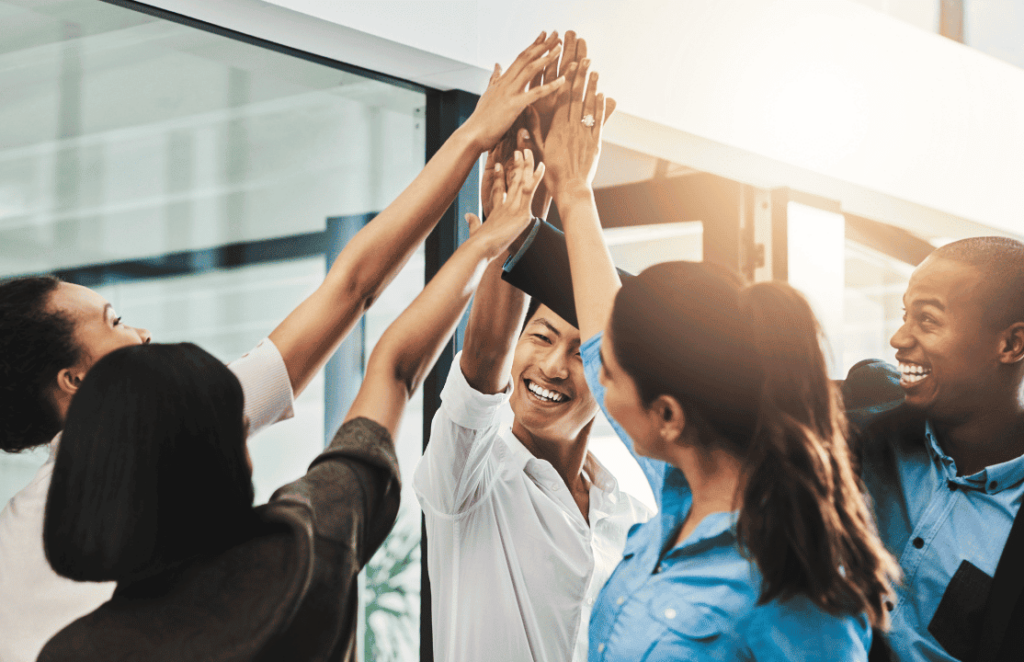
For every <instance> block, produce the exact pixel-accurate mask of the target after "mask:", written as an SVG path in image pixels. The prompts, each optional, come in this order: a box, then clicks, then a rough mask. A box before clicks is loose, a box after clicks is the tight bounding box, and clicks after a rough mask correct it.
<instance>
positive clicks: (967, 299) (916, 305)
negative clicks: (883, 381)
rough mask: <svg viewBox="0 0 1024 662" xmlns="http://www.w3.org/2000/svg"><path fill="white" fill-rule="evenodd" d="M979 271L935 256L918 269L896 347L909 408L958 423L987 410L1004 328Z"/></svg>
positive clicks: (894, 340)
mask: <svg viewBox="0 0 1024 662" xmlns="http://www.w3.org/2000/svg"><path fill="white" fill-rule="evenodd" d="M988 285H989V284H988V283H986V282H985V279H984V276H983V274H982V272H981V270H980V269H978V268H976V267H973V266H970V265H968V264H965V263H962V262H958V261H954V260H949V259H944V258H941V257H938V258H936V257H932V258H928V259H927V260H925V261H924V262H923V263H921V266H919V267H918V268H917V270H916V271H914V274H913V276H911V278H910V284H909V285H908V286H907V292H906V294H905V295H904V297H903V305H904V307H905V310H906V312H905V315H904V322H903V326H901V327H900V328H899V330H898V331H897V332H896V333H895V335H893V337H892V339H891V340H890V341H889V342H890V344H891V345H892V346H893V347H895V348H896V350H897V351H896V360H897V361H898V362H899V365H900V373H901V379H900V386H902V387H903V389H904V392H905V393H906V402H907V404H908V405H910V406H912V407H915V408H917V409H922V410H924V411H925V412H927V413H928V414H929V415H930V416H932V417H934V418H935V419H936V420H939V421H944V422H958V421H961V420H963V419H964V418H966V417H968V416H969V415H970V413H971V412H978V411H984V406H985V402H986V400H989V398H990V390H991V389H992V388H993V387H995V386H996V385H997V384H998V383H999V380H998V379H996V375H997V372H998V369H999V366H1000V363H999V357H998V352H999V346H1000V341H999V337H1000V333H999V332H1000V329H998V328H996V326H997V325H995V324H993V323H992V321H991V319H990V317H991V316H990V315H987V314H986V312H987V307H988V306H989V305H991V304H992V303H993V302H992V301H991V288H989V287H988Z"/></svg>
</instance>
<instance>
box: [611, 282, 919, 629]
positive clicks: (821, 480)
mask: <svg viewBox="0 0 1024 662" xmlns="http://www.w3.org/2000/svg"><path fill="white" fill-rule="evenodd" d="M820 335H821V334H820V328H819V326H818V323H817V320H816V319H815V317H814V314H813V313H812V311H811V309H810V306H809V305H808V304H807V302H806V300H804V298H803V297H802V296H801V295H800V294H799V293H798V292H796V290H794V289H793V288H791V287H789V286H788V285H785V284H782V283H763V284H758V285H754V286H751V287H749V288H745V289H741V287H740V286H739V285H738V281H737V280H736V279H728V278H724V277H723V276H722V275H721V273H720V269H711V268H708V267H705V266H704V265H701V264H698V263H692V262H670V263H665V264H659V265H655V266H653V267H651V268H649V269H647V270H645V271H644V272H643V273H641V274H640V276H639V277H637V278H636V279H633V280H630V281H626V282H625V283H623V287H622V289H620V290H619V292H618V294H617V295H616V298H615V306H614V309H613V312H612V318H611V340H612V346H613V351H614V352H615V357H616V359H617V360H618V362H619V364H620V365H621V366H622V368H623V369H624V370H625V371H626V373H627V374H629V375H630V377H631V378H632V379H633V380H634V382H635V383H636V385H637V388H638V391H639V393H640V397H641V399H642V400H643V401H644V404H645V405H649V404H650V403H651V402H652V401H653V400H654V399H655V398H656V397H658V396H659V395H662V394H666V395H670V396H672V397H673V398H675V399H676V400H677V401H678V402H679V403H680V405H682V407H683V409H684V411H685V412H686V415H687V424H688V425H691V424H692V425H694V427H695V428H696V432H697V438H698V443H709V444H718V445H720V446H721V447H724V448H725V449H726V450H727V451H729V452H730V453H732V454H734V455H735V456H736V457H739V458H742V459H743V478H744V480H743V483H742V484H743V488H742V490H740V492H739V493H738V494H737V502H738V503H737V506H738V508H739V517H738V520H737V525H736V529H737V537H738V541H739V544H740V546H741V548H742V549H743V550H744V552H745V553H747V554H748V555H749V556H750V557H751V558H752V559H753V561H754V562H755V563H756V564H757V566H758V569H759V570H760V572H761V575H762V578H763V581H762V584H761V595H760V597H759V603H762V604H763V603H765V602H768V601H771V600H773V599H776V598H779V599H783V600H785V599H788V598H790V597H794V596H796V595H804V596H806V597H807V598H809V599H810V600H811V601H812V602H814V603H815V604H816V605H818V606H819V607H820V608H822V609H824V610H825V611H827V612H829V613H833V614H840V613H849V614H855V613H860V612H867V614H868V616H869V618H870V620H871V622H872V624H873V625H874V626H877V627H885V626H886V625H887V622H888V621H887V611H886V610H885V608H884V599H885V595H886V593H887V592H888V591H889V589H890V583H891V581H893V580H895V578H896V577H898V574H899V570H898V566H897V564H896V562H895V560H894V559H893V558H892V556H890V555H889V554H888V552H886V551H885V548H884V546H883V545H882V543H881V541H880V540H879V539H878V536H877V534H876V533H875V529H874V524H873V520H872V519H871V516H870V514H869V512H868V507H867V503H866V497H865V495H864V494H863V491H862V489H861V485H860V483H859V481H858V479H857V477H856V475H855V474H854V472H853V469H852V467H851V459H850V453H849V449H848V447H847V439H846V422H845V417H844V416H843V413H842V406H841V399H840V396H839V393H838V392H837V390H836V389H835V388H834V387H833V385H832V384H831V382H830V381H829V379H828V374H827V371H826V367H825V359H824V356H823V354H822V350H821V345H820V342H819V340H820Z"/></svg>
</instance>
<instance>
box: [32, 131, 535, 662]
mask: <svg viewBox="0 0 1024 662" xmlns="http://www.w3.org/2000/svg"><path fill="white" fill-rule="evenodd" d="M533 165H534V164H533V158H532V155H531V154H530V153H529V152H528V151H527V152H526V153H525V154H519V153H517V155H516V158H515V164H514V166H513V170H514V172H513V173H512V176H511V179H510V184H509V189H508V192H507V195H505V192H504V191H503V190H498V191H496V193H495V207H494V211H493V213H492V214H491V216H490V218H489V219H488V222H487V224H486V225H483V226H481V225H480V223H479V221H478V220H477V219H475V217H471V218H470V219H469V220H470V232H471V235H470V238H469V239H468V240H467V241H466V242H465V243H464V244H463V245H462V246H460V247H459V249H458V250H457V251H456V252H455V253H454V255H453V256H452V257H451V258H450V259H449V260H448V261H447V262H445V264H444V266H443V267H442V269H441V270H440V271H439V272H438V274H437V276H436V277H435V278H434V279H433V280H431V282H430V283H429V284H428V285H427V287H426V288H424V290H423V292H421V293H420V295H419V296H418V297H417V298H416V300H415V301H413V303H412V304H411V305H410V306H409V308H408V309H406V310H405V311H404V312H403V313H402V314H401V315H400V316H399V318H398V319H397V320H396V321H395V322H394V323H393V324H392V325H391V326H390V327H389V328H388V330H387V331H386V332H385V333H384V335H383V336H382V337H381V340H380V342H379V343H378V344H377V346H376V347H375V348H374V350H373V353H372V354H371V356H370V359H369V362H368V364H367V369H366V377H365V379H364V381H363V384H362V386H361V387H360V389H359V393H358V394H357V396H356V399H355V401H354V402H353V404H352V407H351V409H350V410H349V412H348V415H347V416H346V419H345V423H344V424H343V425H342V427H341V429H340V430H339V431H338V433H337V435H336V436H335V438H334V440H333V441H332V442H331V444H330V446H329V447H328V448H327V450H326V451H325V452H324V453H323V454H321V455H320V456H319V457H317V458H316V459H315V460H314V461H313V463H312V465H311V466H310V469H309V471H308V472H307V474H306V475H305V476H304V477H302V478H300V479H299V480H297V481H295V482H293V483H291V484H289V485H286V486H284V487H282V488H280V489H279V490H278V491H277V492H276V493H275V494H274V496H273V497H272V498H271V500H270V502H269V503H268V504H266V505H265V506H261V507H259V508H255V509H254V508H253V506H252V500H253V489H252V482H251V476H250V470H251V467H250V465H249V463H248V456H247V452H246V446H245V437H246V426H247V425H248V422H247V421H246V420H245V416H244V414H243V394H242V389H241V386H240V385H239V382H238V379H237V378H236V377H235V376H234V375H233V374H232V373H231V371H230V370H228V368H226V367H225V366H223V365H222V364H221V363H220V362H218V361H217V360H216V359H215V358H214V357H212V356H211V355H209V354H207V353H206V352H204V351H203V350H201V349H200V348H198V347H196V346H195V345H188V344H183V345H152V344H150V345H142V346H134V347H127V348H122V349H119V350H116V351H114V352H112V353H110V354H108V355H107V356H106V357H104V358H103V359H101V360H100V361H98V362H97V363H96V365H95V366H93V368H92V369H91V370H90V372H89V375H88V376H87V377H86V379H85V380H84V382H83V384H82V386H81V388H80V389H79V392H78V394H77V395H76V397H75V399H74V400H73V401H72V403H71V406H70V408H69V410H68V415H67V422H66V425H65V428H64V435H63V440H62V442H61V449H60V452H59V453H58V455H57V460H56V465H55V467H54V471H53V481H52V483H51V485H50V492H49V497H48V500H47V505H46V519H45V524H44V530H43V541H44V547H45V550H46V557H47V559H48V560H49V562H50V564H51V565H52V566H53V568H54V570H55V571H56V572H58V573H59V574H60V575H62V576H64V577H68V578H71V579H74V580H76V581H114V582H117V589H116V591H115V592H114V594H113V596H112V597H111V599H110V600H109V601H107V602H106V603H104V604H103V605H101V606H100V607H99V608H98V609H96V610H95V611H93V612H92V613H90V614H87V615H85V616H83V617H81V618H79V619H78V620H76V621H74V622H73V623H71V624H70V625H69V626H67V627H66V628H64V629H63V630H61V631H60V632H58V633H57V634H56V635H55V636H54V637H53V638H52V639H51V640H50V642H49V643H48V644H47V645H46V646H45V647H44V648H43V650H42V653H41V654H40V656H39V659H40V660H44V661H49V660H79V661H82V660H84V661H90V660H96V661H97V662H98V661H101V660H102V661H104V662H105V661H107V660H112V659H145V660H167V661H168V662H171V661H175V662H177V661H180V660H238V661H243V660H245V661H248V660H268V661H270V660H273V661H278V660H294V661H296V662H299V661H302V660H341V659H351V658H352V656H353V655H354V651H355V624H356V608H357V606H358V601H357V590H356V589H357V583H356V579H357V575H358V573H359V570H360V569H361V568H362V566H363V565H364V564H365V563H366V562H367V561H368V560H369V559H370V557H371V556H372V555H373V553H374V552H375V551H376V549H377V547H379V546H380V544H381V543H382V542H383V541H384V538H385V537H386V536H387V533H388V531H389V530H390V529H391V526H392V524H393V523H394V519H395V516H396V514H397V512H398V505H399V492H400V489H399V488H400V483H399V475H398V461H397V458H396V457H395V451H394V446H393V442H392V439H393V436H394V434H395V432H396V430H397V428H398V425H399V423H400V421H401V417H402V413H403V412H404V410H405V406H406V404H407V403H408V401H409V398H410V397H411V396H412V394H413V392H414V391H415V390H416V388H417V387H418V385H419V384H420V383H421V382H422V380H423V378H424V377H425V376H426V374H427V372H428V371H429V370H430V368H431V367H432V366H433V364H434V362H435V360H436V359H437V356H438V354H439V353H440V351H441V349H442V347H443V345H444V343H445V342H447V340H448V338H449V337H450V336H451V334H452V332H453V330H454V329H455V326H456V325H457V324H458V321H459V319H460V318H461V316H462V312H463V311H464V310H465V308H466V305H467V304H468V303H469V299H470V297H471V296H472V294H473V291H474V289H475V287H476V285H477V283H478V282H479V279H480V276H481V274H482V273H483V270H484V268H485V267H486V265H487V264H488V263H489V262H490V261H491V260H493V259H494V258H496V257H497V256H498V255H500V254H502V253H503V252H505V251H506V249H507V248H508V245H509V244H510V243H511V242H512V240H513V239H514V238H515V237H516V236H517V235H518V234H519V233H520V232H521V231H522V230H523V229H524V228H525V227H526V226H527V224H528V223H529V221H530V218H531V216H530V203H531V200H532V198H533V193H534V191H535V189H536V187H537V184H538V183H539V181H540V179H541V177H542V176H543V166H542V165H541V166H539V167H538V168H537V170H536V172H535V171H534V167H533ZM499 188H502V187H499ZM196 458H202V461H197V460H196Z"/></svg>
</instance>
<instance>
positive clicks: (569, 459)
mask: <svg viewBox="0 0 1024 662" xmlns="http://www.w3.org/2000/svg"><path fill="white" fill-rule="evenodd" d="M591 425H593V421H591V422H590V423H587V425H586V426H584V428H583V429H582V430H580V432H579V434H577V435H576V437H575V438H571V437H567V438H564V439H558V438H553V437H547V436H542V435H539V434H534V433H533V432H531V431H530V430H528V429H526V427H525V426H524V425H522V423H520V422H519V419H518V418H516V419H514V420H513V421H512V434H514V435H515V436H516V439H518V440H519V441H520V442H522V444H523V446H525V447H526V450H528V451H530V453H531V454H532V455H533V456H534V457H535V458H537V459H539V460H547V461H548V462H550V463H551V466H553V467H554V468H555V471H557V472H558V475H559V476H561V477H562V480H563V481H564V482H565V484H566V485H567V486H568V487H569V489H570V490H574V489H576V488H578V487H580V486H581V485H582V481H583V478H582V474H583V462H584V460H586V458H587V441H588V440H589V438H590V427H591Z"/></svg>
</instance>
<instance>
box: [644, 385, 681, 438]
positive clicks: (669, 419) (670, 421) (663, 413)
mask: <svg viewBox="0 0 1024 662" xmlns="http://www.w3.org/2000/svg"><path fill="white" fill-rule="evenodd" d="M650 410H651V412H652V413H653V414H654V416H655V425H656V426H657V429H658V433H659V434H660V435H661V438H662V439H663V440H664V441H667V442H669V443H676V442H677V441H678V440H679V439H681V438H682V436H683V431H684V430H685V429H686V412H685V411H683V407H682V405H680V404H679V401H678V400H676V399H675V398H673V397H672V396H670V395H659V396H658V397H657V398H655V399H654V402H652V403H651V407H650Z"/></svg>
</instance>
